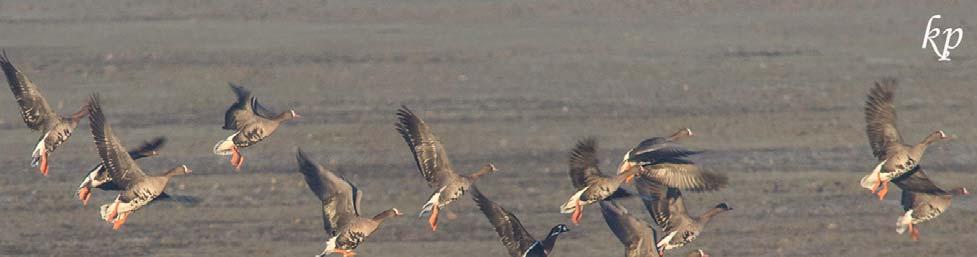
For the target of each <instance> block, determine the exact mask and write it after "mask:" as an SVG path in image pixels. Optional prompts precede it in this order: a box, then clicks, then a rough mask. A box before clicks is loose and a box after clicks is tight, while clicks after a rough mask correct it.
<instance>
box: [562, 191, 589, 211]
mask: <svg viewBox="0 0 977 257" xmlns="http://www.w3.org/2000/svg"><path fill="white" fill-rule="evenodd" d="M587 188H590V187H584V188H583V189H580V191H577V192H576V193H573V195H571V196H570V199H569V200H567V202H566V203H564V204H563V205H562V206H560V213H572V212H573V210H574V209H576V208H577V201H580V196H581V195H583V192H584V191H587Z"/></svg>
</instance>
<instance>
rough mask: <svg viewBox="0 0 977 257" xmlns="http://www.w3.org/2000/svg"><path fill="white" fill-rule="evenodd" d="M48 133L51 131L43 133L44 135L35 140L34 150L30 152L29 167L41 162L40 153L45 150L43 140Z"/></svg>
mask: <svg viewBox="0 0 977 257" xmlns="http://www.w3.org/2000/svg"><path fill="white" fill-rule="evenodd" d="M49 134H51V131H48V132H47V133H44V137H41V140H39V141H37V145H36V146H34V152H31V167H37V165H40V164H41V154H43V153H44V151H45V149H44V140H46V139H47V136H48V135H49Z"/></svg>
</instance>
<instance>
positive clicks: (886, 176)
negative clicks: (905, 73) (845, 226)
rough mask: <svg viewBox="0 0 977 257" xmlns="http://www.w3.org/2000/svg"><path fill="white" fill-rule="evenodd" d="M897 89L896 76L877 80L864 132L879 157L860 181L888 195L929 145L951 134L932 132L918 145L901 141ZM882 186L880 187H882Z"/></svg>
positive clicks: (917, 161) (882, 195)
mask: <svg viewBox="0 0 977 257" xmlns="http://www.w3.org/2000/svg"><path fill="white" fill-rule="evenodd" d="M895 91H896V80H895V79H894V78H883V79H882V80H881V81H876V82H875V87H873V88H872V90H871V91H869V93H868V99H867V100H866V101H865V123H866V126H865V132H866V134H867V135H868V142H869V144H870V145H871V146H872V154H873V155H875V158H877V159H878V160H879V163H878V165H876V166H875V169H874V170H872V172H871V173H869V174H868V175H866V176H865V177H863V178H862V180H861V186H862V187H864V188H866V189H869V190H872V193H876V195H878V196H879V200H882V199H884V198H885V195H886V193H888V192H889V181H891V180H892V179H895V178H896V177H899V176H902V175H903V174H906V173H907V172H909V171H911V170H912V169H913V168H915V167H916V165H919V162H920V161H921V160H922V158H923V153H924V152H925V151H926V147H928V146H929V145H930V144H932V143H934V142H936V141H940V140H946V139H948V138H949V137H948V136H947V135H946V133H943V131H942V130H937V131H933V132H932V133H930V134H929V136H927V137H926V138H924V139H923V141H921V142H919V143H918V144H916V145H907V144H904V143H903V141H902V136H900V135H899V130H897V129H896V108H895V105H894V104H893V99H894V98H895ZM880 187H881V190H880V189H879V188H880Z"/></svg>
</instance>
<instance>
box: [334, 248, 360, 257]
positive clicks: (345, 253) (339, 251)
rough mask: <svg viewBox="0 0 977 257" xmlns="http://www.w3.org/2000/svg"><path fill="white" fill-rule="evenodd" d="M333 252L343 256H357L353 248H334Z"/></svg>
mask: <svg viewBox="0 0 977 257" xmlns="http://www.w3.org/2000/svg"><path fill="white" fill-rule="evenodd" d="M333 252H335V253H339V254H342V255H343V257H352V256H356V253H354V252H353V250H340V249H336V250H333Z"/></svg>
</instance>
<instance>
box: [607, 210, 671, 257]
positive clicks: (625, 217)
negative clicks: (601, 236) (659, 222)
mask: <svg viewBox="0 0 977 257" xmlns="http://www.w3.org/2000/svg"><path fill="white" fill-rule="evenodd" d="M600 210H601V214H602V215H604V221H605V222H607V227H609V228H610V229H611V232H613V233H614V236H616V237H617V239H618V241H621V244H623V245H624V256H625V257H657V256H658V255H657V253H658V248H657V246H656V245H657V244H658V242H657V239H658V235H657V232H656V231H655V229H654V228H653V227H652V226H651V224H648V223H646V222H644V221H641V220H639V219H638V218H635V217H634V216H632V215H631V213H630V212H628V209H625V208H624V206H621V205H619V204H617V203H616V202H614V201H601V202H600Z"/></svg>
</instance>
